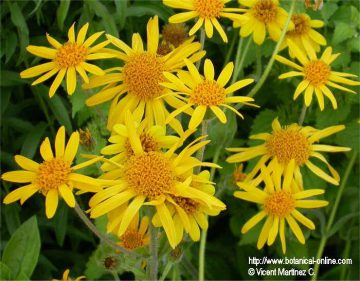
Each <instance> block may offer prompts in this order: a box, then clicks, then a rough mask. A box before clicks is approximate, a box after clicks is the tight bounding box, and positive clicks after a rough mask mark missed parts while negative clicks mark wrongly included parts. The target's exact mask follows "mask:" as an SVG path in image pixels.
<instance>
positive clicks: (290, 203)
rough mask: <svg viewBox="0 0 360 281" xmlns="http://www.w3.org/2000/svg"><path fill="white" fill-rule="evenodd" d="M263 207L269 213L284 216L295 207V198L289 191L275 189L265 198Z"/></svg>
mask: <svg viewBox="0 0 360 281" xmlns="http://www.w3.org/2000/svg"><path fill="white" fill-rule="evenodd" d="M264 208H265V212H266V213H268V214H269V215H273V216H275V217H280V218H284V217H286V216H287V215H289V214H290V213H291V212H292V211H293V210H294V209H295V199H294V197H293V196H292V193H291V192H288V191H283V190H281V191H276V192H274V193H272V194H270V195H269V197H268V198H266V200H265V203H264Z"/></svg>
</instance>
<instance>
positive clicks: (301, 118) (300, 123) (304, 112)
mask: <svg viewBox="0 0 360 281" xmlns="http://www.w3.org/2000/svg"><path fill="white" fill-rule="evenodd" d="M306 109H307V106H306V105H305V103H304V104H303V107H302V109H301V113H300V117H299V122H298V123H299V125H300V126H302V124H303V123H304V120H305V115H306Z"/></svg>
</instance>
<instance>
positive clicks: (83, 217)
mask: <svg viewBox="0 0 360 281" xmlns="http://www.w3.org/2000/svg"><path fill="white" fill-rule="evenodd" d="M74 210H75V212H76V214H77V215H78V216H79V218H80V219H81V220H82V221H83V222H84V224H85V225H86V226H87V227H88V228H89V229H90V230H91V231H92V232H93V233H94V234H95V235H96V236H97V237H98V238H100V240H101V241H103V242H105V243H106V244H108V245H109V246H110V247H112V248H113V249H114V250H117V251H120V252H122V253H125V254H128V255H129V256H133V257H140V256H139V255H138V254H136V253H134V252H131V251H129V250H127V249H125V248H123V247H121V246H119V245H118V244H116V243H114V242H113V241H112V240H110V239H109V238H107V237H106V236H104V235H103V234H102V233H101V232H100V231H99V230H98V229H97V228H96V226H95V225H94V224H93V223H92V222H91V220H90V219H89V218H88V217H87V216H86V215H85V213H84V211H83V210H82V209H81V208H80V206H79V204H78V203H77V202H75V208H74Z"/></svg>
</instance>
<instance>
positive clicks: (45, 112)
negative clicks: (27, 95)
mask: <svg viewBox="0 0 360 281" xmlns="http://www.w3.org/2000/svg"><path fill="white" fill-rule="evenodd" d="M35 97H37V99H38V100H39V103H40V107H41V109H42V111H43V112H44V115H45V118H46V120H47V123H48V125H49V127H50V131H51V134H52V135H53V136H55V129H54V122H53V121H52V120H51V118H50V114H49V111H48V109H47V107H46V104H45V102H44V98H43V96H42V95H41V94H38V95H35Z"/></svg>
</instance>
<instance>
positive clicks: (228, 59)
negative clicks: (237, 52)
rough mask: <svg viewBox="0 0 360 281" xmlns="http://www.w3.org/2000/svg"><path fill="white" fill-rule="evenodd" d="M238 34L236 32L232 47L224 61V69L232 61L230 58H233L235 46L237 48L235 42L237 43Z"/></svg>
mask: <svg viewBox="0 0 360 281" xmlns="http://www.w3.org/2000/svg"><path fill="white" fill-rule="evenodd" d="M238 34H239V33H238V32H234V36H233V38H232V40H231V43H230V47H229V49H228V51H227V53H226V57H225V60H224V64H223V68H224V67H225V65H227V64H228V62H229V61H230V57H231V54H232V52H233V50H234V46H235V42H236V38H237V37H238Z"/></svg>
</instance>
